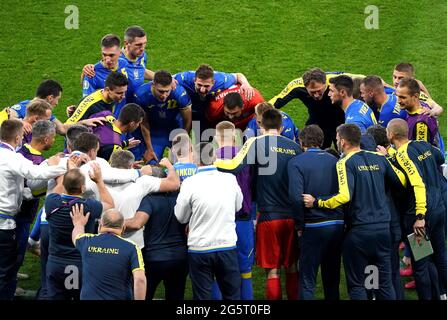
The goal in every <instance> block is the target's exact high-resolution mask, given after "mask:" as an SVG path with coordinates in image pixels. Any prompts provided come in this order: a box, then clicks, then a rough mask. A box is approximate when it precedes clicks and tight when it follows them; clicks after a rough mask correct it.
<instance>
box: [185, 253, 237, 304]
mask: <svg viewBox="0 0 447 320" xmlns="http://www.w3.org/2000/svg"><path fill="white" fill-rule="evenodd" d="M188 263H189V276H190V278H191V283H192V292H193V298H194V300H211V291H212V285H213V281H214V279H216V281H217V284H218V285H219V288H220V291H221V292H222V298H223V299H224V300H240V299H241V275H240V272H239V264H238V260H237V251H236V249H233V250H226V251H214V252H209V253H191V252H188Z"/></svg>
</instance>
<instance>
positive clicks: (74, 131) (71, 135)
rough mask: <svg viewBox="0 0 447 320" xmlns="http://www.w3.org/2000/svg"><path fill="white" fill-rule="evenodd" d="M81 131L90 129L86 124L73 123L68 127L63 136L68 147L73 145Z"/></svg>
mask: <svg viewBox="0 0 447 320" xmlns="http://www.w3.org/2000/svg"><path fill="white" fill-rule="evenodd" d="M83 132H90V131H89V129H88V128H87V127H86V126H83V125H82V124H75V125H73V126H71V127H70V128H68V130H67V135H66V136H65V138H66V139H67V144H68V145H70V147H73V143H74V142H75V141H76V139H77V138H78V137H79V135H80V134H81V133H83Z"/></svg>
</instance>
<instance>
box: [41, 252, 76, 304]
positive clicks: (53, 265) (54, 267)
mask: <svg viewBox="0 0 447 320" xmlns="http://www.w3.org/2000/svg"><path fill="white" fill-rule="evenodd" d="M71 266H75V267H77V271H78V273H77V274H78V278H77V284H78V285H77V287H73V286H70V287H68V286H67V282H69V281H67V278H68V277H69V276H70V273H68V272H67V271H68V269H67V267H71ZM81 284H82V264H81V262H72V261H66V262H63V261H60V262H59V261H55V260H52V259H51V257H49V259H48V262H47V283H46V285H47V298H48V299H49V300H79V297H80V293H81Z"/></svg>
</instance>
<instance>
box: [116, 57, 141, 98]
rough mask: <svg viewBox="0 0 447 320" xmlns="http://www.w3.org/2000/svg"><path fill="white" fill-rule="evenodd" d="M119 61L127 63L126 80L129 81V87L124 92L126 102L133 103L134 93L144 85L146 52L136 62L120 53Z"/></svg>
mask: <svg viewBox="0 0 447 320" xmlns="http://www.w3.org/2000/svg"><path fill="white" fill-rule="evenodd" d="M120 58H121V59H124V60H126V61H127V68H126V70H127V78H128V79H129V86H128V87H127V92H126V102H127V103H129V102H134V94H135V91H136V90H137V89H138V88H139V87H140V86H141V85H142V84H143V83H144V72H145V71H146V64H147V54H146V52H145V53H144V54H143V55H141V56H140V57H138V58H137V59H136V60H130V58H128V57H127V56H126V55H125V54H124V51H122V52H121V56H120Z"/></svg>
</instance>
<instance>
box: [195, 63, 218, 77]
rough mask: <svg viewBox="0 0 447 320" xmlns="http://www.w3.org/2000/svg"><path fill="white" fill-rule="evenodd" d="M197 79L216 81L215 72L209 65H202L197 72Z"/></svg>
mask: <svg viewBox="0 0 447 320" xmlns="http://www.w3.org/2000/svg"><path fill="white" fill-rule="evenodd" d="M195 77H196V78H197V79H201V80H208V79H211V78H213V79H214V70H213V68H212V67H211V66H210V65H208V64H201V65H200V66H199V67H198V68H197V70H196V74H195Z"/></svg>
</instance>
